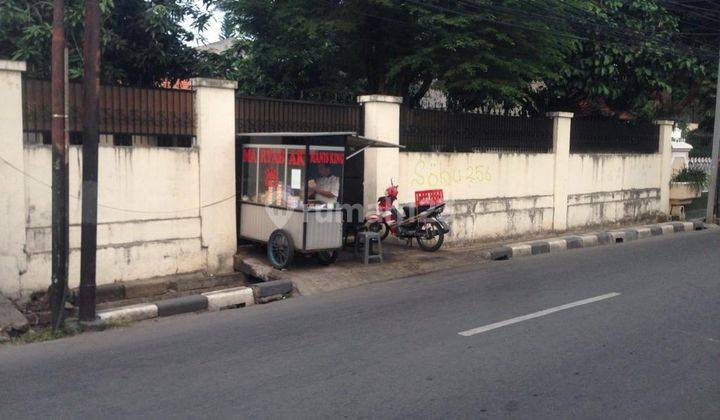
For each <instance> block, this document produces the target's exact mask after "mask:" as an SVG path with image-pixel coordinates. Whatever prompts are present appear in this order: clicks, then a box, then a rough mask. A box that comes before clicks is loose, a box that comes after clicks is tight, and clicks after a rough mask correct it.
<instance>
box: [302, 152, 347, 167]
mask: <svg viewBox="0 0 720 420" xmlns="http://www.w3.org/2000/svg"><path fill="white" fill-rule="evenodd" d="M344 160H345V156H344V155H343V153H342V152H310V163H318V164H319V163H322V164H325V165H342V164H343V161H344Z"/></svg>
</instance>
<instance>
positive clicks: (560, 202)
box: [547, 112, 573, 232]
mask: <svg viewBox="0 0 720 420" xmlns="http://www.w3.org/2000/svg"><path fill="white" fill-rule="evenodd" d="M547 116H548V117H550V118H552V119H553V153H554V154H555V167H554V173H553V203H554V204H553V230H555V231H558V232H561V231H564V230H566V229H567V203H568V176H569V174H568V167H569V162H570V124H572V117H573V114H572V112H550V113H548V114H547Z"/></svg>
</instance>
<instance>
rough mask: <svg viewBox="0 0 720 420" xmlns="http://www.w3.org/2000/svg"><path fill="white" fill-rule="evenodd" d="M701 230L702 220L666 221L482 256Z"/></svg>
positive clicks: (495, 250)
mask: <svg viewBox="0 0 720 420" xmlns="http://www.w3.org/2000/svg"><path fill="white" fill-rule="evenodd" d="M703 229H706V226H705V224H704V223H703V222H698V221H695V222H669V223H662V224H659V225H650V226H644V227H638V228H629V229H624V230H613V231H607V232H600V233H597V234H587V235H579V236H566V237H563V238H556V239H548V240H545V241H535V242H531V243H529V244H527V243H519V244H510V245H505V246H501V247H498V248H493V249H490V250H489V251H485V254H484V258H487V259H491V260H496V261H497V260H507V259H510V258H512V257H514V256H518V257H520V256H528V255H538V254H546V253H548V252H559V251H565V250H568V249H578V248H589V247H593V246H599V245H610V244H615V243H623V242H629V241H634V240H638V239H645V238H649V237H651V236H659V235H664V234H670V233H675V232H690V231H694V230H703Z"/></svg>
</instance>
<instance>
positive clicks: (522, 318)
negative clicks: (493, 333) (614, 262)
mask: <svg viewBox="0 0 720 420" xmlns="http://www.w3.org/2000/svg"><path fill="white" fill-rule="evenodd" d="M615 296H620V293H615V292H613V293H608V294H605V295H600V296H595V297H591V298H588V299H583V300H578V301H576V302H571V303H567V304H565V305H560V306H555V307H553V308H549V309H545V310H542V311H539V312H533V313H531V314H527V315H523V316H519V317H516V318H511V319H507V320H505V321H500V322H496V323H494V324H489V325H485V326H483V327H478V328H473V329H471V330H467V331H461V332H459V333H458V334H460V335H462V336H465V337H470V336H471V335H475V334H480V333H484V332H488V331H490V330H494V329H496V328H500V327H506V326H508V325H512V324H517V323H518V322H523V321H527V320H528V319H533V318H539V317H541V316H545V315H550V314H552V313H555V312H560V311H564V310H565V309H570V308H574V307H576V306H581V305H587V304H588V303H593V302H599V301H601V300H605V299H610V298H614V297H615Z"/></svg>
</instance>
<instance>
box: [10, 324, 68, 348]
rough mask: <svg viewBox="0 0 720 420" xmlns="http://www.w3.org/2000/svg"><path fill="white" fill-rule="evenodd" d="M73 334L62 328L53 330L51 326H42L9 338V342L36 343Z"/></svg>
mask: <svg viewBox="0 0 720 420" xmlns="http://www.w3.org/2000/svg"><path fill="white" fill-rule="evenodd" d="M71 335H74V334H72V333H68V332H66V331H64V330H58V331H53V330H52V328H50V327H48V328H43V329H40V330H30V331H28V332H26V333H25V334H22V335H19V336H17V337H12V338H11V339H10V343H11V344H27V343H38V342H41V341H50V340H57V339H58V338H63V337H69V336H71Z"/></svg>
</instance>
